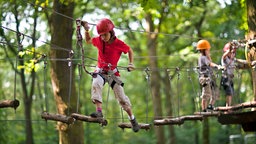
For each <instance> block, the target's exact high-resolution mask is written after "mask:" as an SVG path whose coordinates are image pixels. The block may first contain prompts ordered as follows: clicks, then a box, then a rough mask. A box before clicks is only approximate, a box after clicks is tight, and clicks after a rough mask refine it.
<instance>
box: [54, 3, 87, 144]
mask: <svg viewBox="0 0 256 144" xmlns="http://www.w3.org/2000/svg"><path fill="white" fill-rule="evenodd" d="M53 9H54V11H56V12H58V13H61V14H63V15H65V16H67V17H63V16H62V15H59V14H58V13H56V12H53V13H52V15H51V19H50V22H49V23H50V28H51V52H50V55H51V58H52V59H53V61H51V80H52V87H53V93H54V98H55V101H56V106H57V111H58V113H59V114H61V115H67V116H68V115H70V114H71V113H74V112H76V111H75V108H76V101H77V95H76V91H75V83H74V79H73V77H74V67H75V66H74V65H73V63H72V60H71V61H67V58H70V54H71V50H72V35H73V19H71V18H72V17H73V12H74V1H72V0H64V1H63V2H61V1H59V0H54V4H53ZM58 59H61V60H60V61H58ZM69 62H71V64H70V63H69ZM69 64H70V65H69ZM57 128H58V130H59V143H60V144H70V143H75V144H82V143H84V138H83V127H82V122H81V121H76V122H75V123H74V124H73V125H72V126H68V125H67V124H65V123H62V122H58V123H57Z"/></svg>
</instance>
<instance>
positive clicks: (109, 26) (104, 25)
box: [96, 18, 115, 35]
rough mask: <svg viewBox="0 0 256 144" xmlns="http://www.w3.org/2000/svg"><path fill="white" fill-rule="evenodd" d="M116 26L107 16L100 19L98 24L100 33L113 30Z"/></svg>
mask: <svg viewBox="0 0 256 144" xmlns="http://www.w3.org/2000/svg"><path fill="white" fill-rule="evenodd" d="M114 27H115V25H114V24H113V22H112V21H111V20H110V19H107V18H104V19H102V20H100V21H99V22H98V23H97V25H96V28H97V32H98V34H99V35H102V34H105V33H108V32H110V31H112V30H113V29H114Z"/></svg>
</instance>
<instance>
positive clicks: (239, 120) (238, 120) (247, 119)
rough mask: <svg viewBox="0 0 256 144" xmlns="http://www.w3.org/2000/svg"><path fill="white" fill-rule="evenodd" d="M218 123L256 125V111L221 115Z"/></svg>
mask: <svg viewBox="0 0 256 144" xmlns="http://www.w3.org/2000/svg"><path fill="white" fill-rule="evenodd" d="M218 121H219V123H221V124H244V123H256V111H249V112H236V113H235V112H233V113H227V114H221V115H220V116H219V117H218Z"/></svg>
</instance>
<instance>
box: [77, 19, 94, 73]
mask: <svg viewBox="0 0 256 144" xmlns="http://www.w3.org/2000/svg"><path fill="white" fill-rule="evenodd" d="M76 39H77V42H76V44H77V45H78V46H79V47H80V48H81V52H82V67H83V69H84V71H85V72H86V73H87V74H89V75H92V74H91V73H90V72H89V71H88V70H87V69H86V67H85V64H84V61H85V57H84V48H83V42H82V40H83V37H82V35H81V20H80V19H77V20H76Z"/></svg>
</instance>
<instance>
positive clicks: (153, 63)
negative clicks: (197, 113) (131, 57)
mask: <svg viewBox="0 0 256 144" xmlns="http://www.w3.org/2000/svg"><path fill="white" fill-rule="evenodd" d="M146 21H147V25H148V29H147V31H148V32H153V31H154V23H153V20H152V16H151V15H150V14H147V16H146ZM147 37H148V38H147V39H148V42H147V47H148V49H149V56H156V55H157V52H156V47H157V42H156V40H157V34H155V33H148V36H147ZM149 65H150V67H151V69H152V76H151V81H150V82H151V83H150V85H151V90H152V99H153V103H154V104H153V106H154V116H155V118H159V117H162V115H163V112H162V103H161V95H160V81H159V80H160V74H159V72H158V71H157V70H156V69H157V68H158V65H157V59H154V58H152V59H150V60H149ZM155 133H156V137H157V143H158V144H163V143H165V139H164V129H163V127H155Z"/></svg>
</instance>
